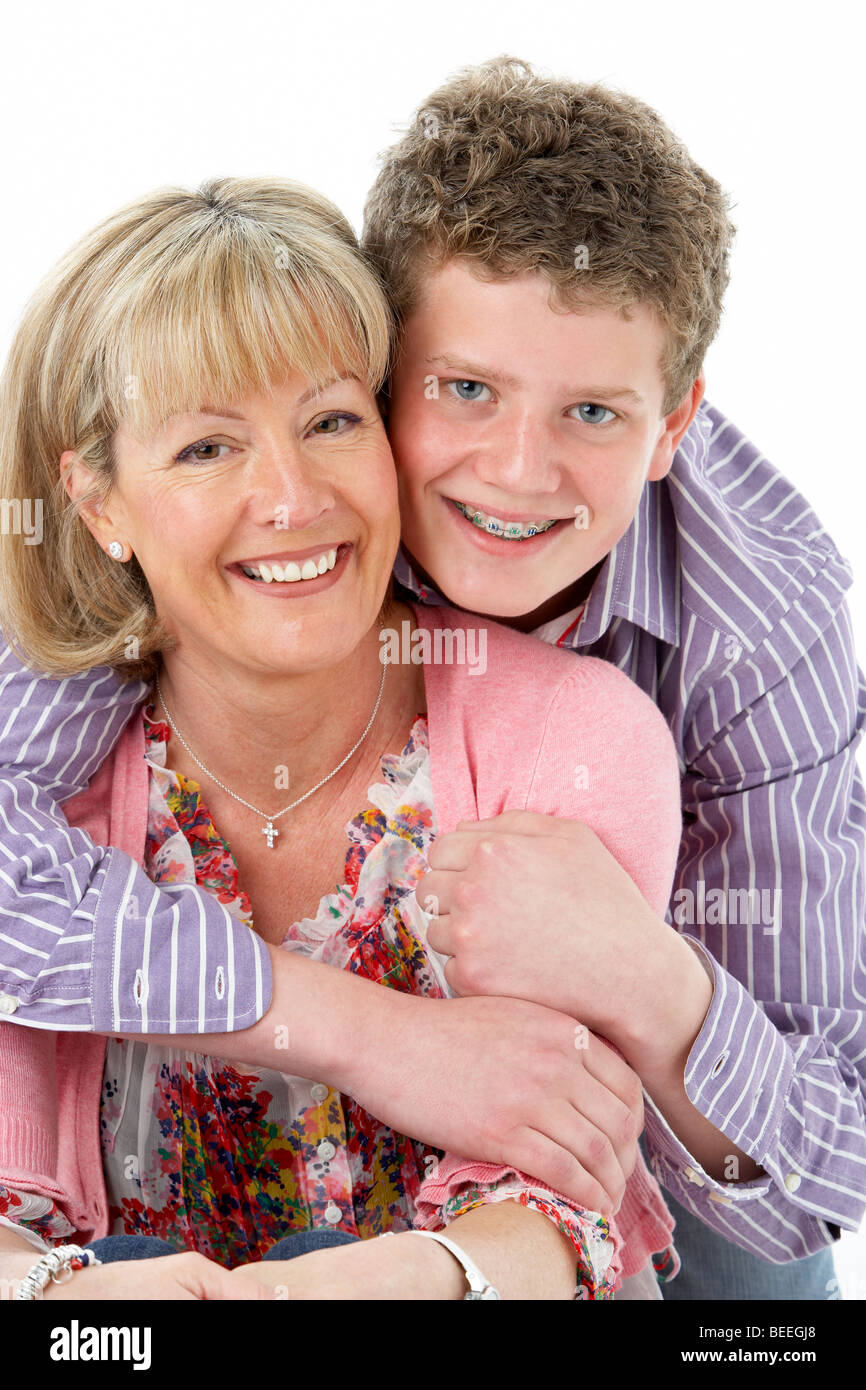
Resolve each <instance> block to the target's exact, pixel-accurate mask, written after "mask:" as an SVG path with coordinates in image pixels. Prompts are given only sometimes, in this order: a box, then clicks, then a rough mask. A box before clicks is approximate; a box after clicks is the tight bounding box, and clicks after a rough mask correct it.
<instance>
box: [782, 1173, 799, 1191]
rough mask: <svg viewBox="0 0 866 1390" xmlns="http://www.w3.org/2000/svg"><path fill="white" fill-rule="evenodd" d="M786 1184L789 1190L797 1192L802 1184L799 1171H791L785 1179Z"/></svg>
mask: <svg viewBox="0 0 866 1390" xmlns="http://www.w3.org/2000/svg"><path fill="white" fill-rule="evenodd" d="M785 1186H786V1187H787V1189H788V1191H789V1192H796V1191H797V1188H798V1187H799V1186H800V1175H799V1173H789V1174H788V1176H787V1177H786V1179H785Z"/></svg>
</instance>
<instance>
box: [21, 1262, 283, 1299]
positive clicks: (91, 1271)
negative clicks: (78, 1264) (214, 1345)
mask: <svg viewBox="0 0 866 1390" xmlns="http://www.w3.org/2000/svg"><path fill="white" fill-rule="evenodd" d="M38 1259H39V1254H38V1252H37V1251H36V1250H31V1251H30V1253H29V1254H27V1255H21V1254H18V1253H16V1254H14V1255H10V1254H3V1255H2V1256H0V1283H2V1285H3V1287H5V1288H12V1287H13V1286H14V1284H15V1283H16V1282H17V1280H19V1279H23V1277H24V1275H25V1274H26V1273H27V1271H28V1269H32V1267H33V1265H34V1264H35V1263H36V1261H37V1260H38ZM13 1296H14V1294H13ZM40 1297H41V1298H43V1299H50V1300H51V1301H52V1302H55V1301H57V1302H59V1301H61V1300H63V1301H69V1300H81V1299H97V1300H100V1301H101V1300H105V1301H112V1300H118V1299H120V1300H122V1299H129V1300H132V1301H135V1302H139V1301H142V1300H144V1301H153V1300H159V1299H162V1300H171V1301H175V1300H179V1299H190V1298H192V1299H224V1298H243V1299H272V1298H273V1293H272V1292H271V1291H270V1290H269V1289H268V1288H267V1287H266V1286H265V1285H263V1284H262V1283H261V1281H258V1282H256V1281H252V1280H248V1281H246V1282H241V1281H239V1280H236V1279H233V1278H232V1275H231V1273H230V1272H229V1270H227V1269H223V1267H222V1265H218V1264H215V1263H214V1261H213V1260H209V1259H207V1258H206V1256H204V1255H198V1254H196V1253H195V1251H192V1250H188V1251H183V1252H182V1253H181V1254H178V1255H161V1256H159V1257H158V1258H157V1259H150V1260H118V1261H116V1262H113V1263H112V1264H104V1265H88V1266H87V1268H85V1269H79V1270H76V1271H75V1272H74V1273H73V1275H72V1278H71V1279H69V1280H67V1282H66V1283H62V1284H55V1283H53V1282H49V1283H48V1284H47V1285H46V1287H45V1289H44V1290H43V1292H42V1294H41V1295H39V1294H37V1298H40Z"/></svg>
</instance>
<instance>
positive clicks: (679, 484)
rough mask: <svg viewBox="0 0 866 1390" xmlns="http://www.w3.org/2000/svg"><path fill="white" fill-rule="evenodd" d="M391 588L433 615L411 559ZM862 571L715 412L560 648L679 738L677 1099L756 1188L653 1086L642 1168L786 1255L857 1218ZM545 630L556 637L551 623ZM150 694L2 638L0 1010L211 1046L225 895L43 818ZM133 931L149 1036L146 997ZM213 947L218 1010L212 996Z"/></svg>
mask: <svg viewBox="0 0 866 1390" xmlns="http://www.w3.org/2000/svg"><path fill="white" fill-rule="evenodd" d="M396 573H397V577H398V578H399V579H400V581H401V582H402V583H403V584H404V585H405V586H406V587H408V588H409V589H410V590H411V591H412V592H413V593H415V594H416V595H418V596H419V597H420V598H422V599H423V600H425V601H428V602H433V603H435V602H437V601H441V600H440V599H439V596H438V595H437V594H435V593H432V592H430V591H428V590H426V589H424V588H423V586H421V585H420V584H418V583H417V582H416V580H415V576H414V575H413V574H412V571H411V569H410V567H409V565H408V563H407V562H406V559H405V557H403V556H401V557H400V558H399V559H398V563H397V567H396ZM850 583H851V571H850V567H849V565H848V564H847V563H846V561H844V560H843V559H842V557H841V556H840V555H839V553H838V551H837V549H836V547H835V546H834V544H833V542H832V540H831V539H830V537H829V536H828V535H827V534H826V532H825V531H824V530H823V528H822V527H821V525H820V522H819V520H818V518H817V517H816V516H815V514H814V512H813V511H812V510H811V509H810V507H809V506H808V504H807V503H806V501H805V500H804V498H803V497H802V495H801V494H799V493H798V492H797V491H796V490H795V489H794V488H793V487H792V485H791V484H790V483H789V482H787V481H786V479H785V478H783V477H782V476H781V475H780V474H779V473H778V472H777V471H776V470H775V469H774V468H773V467H772V466H771V465H770V464H769V463H768V462H767V461H766V460H765V459H764V458H763V457H762V456H761V455H760V454H759V452H758V451H757V450H756V449H755V448H754V446H753V445H752V444H750V443H749V442H748V440H746V439H745V438H744V437H743V436H742V435H741V434H740V433H739V432H738V431H737V430H736V429H735V428H734V426H733V425H731V424H730V423H729V422H728V421H727V420H726V419H725V418H724V417H723V416H722V415H721V414H719V412H718V411H716V410H715V409H714V408H713V407H711V406H709V405H708V404H706V403H704V404H703V405H702V406H701V408H700V410H699V412H698V414H697V416H696V418H695V421H694V422H693V424H692V426H691V428H690V429H689V431H688V433H687V435H686V436H685V438H684V440H683V442H682V444H681V446H680V448H679V449H678V451H677V453H676V455H675V459H674V464H673V467H672V469H671V471H670V473H669V475H668V476H667V478H665V479H663V480H662V481H661V482H658V483H650V484H647V486H646V487H645V488H644V492H643V494H642V497H641V502H640V505H639V508H638V512H637V515H636V517H635V519H634V521H633V523H632V525H631V527H630V528H629V530H628V531H627V533H626V534H625V536H624V537H623V538H622V540H621V541H620V542H619V543H618V544H617V545H616V546H615V547H614V549H613V550H612V551H611V553H610V555H609V556H608V557H607V559H606V560H605V562H604V564H603V566H602V568H601V570H600V572H599V574H598V576H597V578H596V580H595V582H594V584H593V587H592V591H591V593H590V595H589V598H588V600H587V602H586V605H585V608H584V611H583V613H582V616H581V617H580V621H579V622H578V623H577V624H576V625H574V624H573V623H570V622H569V619H567V618H563V620H562V623H561V624H560V627H561V630H562V632H563V633H564V634H565V641H566V643H567V645H570V646H572V647H574V649H575V650H577V651H581V652H585V653H588V654H591V655H593V656H599V657H602V658H604V659H605V660H608V661H611V662H613V663H614V664H615V665H617V666H619V667H620V668H621V669H622V670H623V671H625V672H626V674H627V675H629V676H630V677H631V679H632V680H634V681H635V682H636V683H637V684H638V685H639V686H640V687H641V688H642V689H643V690H645V691H646V692H647V693H648V694H649V695H650V696H651V697H652V698H653V699H654V700H655V702H656V703H657V704H658V706H659V707H660V709H661V710H662V712H663V713H664V715H665V717H666V718H667V720H668V723H669V726H670V728H671V732H672V734H673V737H674V740H675V742H676V746H677V749H678V752H679V756H680V765H681V770H682V806H683V819H684V832H683V841H682V846H681V852H680V859H679V864H678V869H677V877H676V883H675V891H674V893H673V896H672V899H671V905H670V909H669V912H668V918H669V920H670V921H671V923H672V925H673V926H674V927H675V928H676V929H677V930H679V931H682V932H684V933H685V934H686V935H688V936H689V938H690V939H691V940H692V942H693V943H694V944H695V949H696V950H698V952H699V954H701V956H702V959H703V960H704V961H705V965H706V968H707V970H708V972H709V973H711V975H712V977H713V980H714V986H715V988H714V995H713V1001H712V1004H711V1006H710V1009H709V1012H708V1014H707V1017H706V1020H705V1022H704V1025H703V1027H702V1029H701V1031H700V1033H699V1035H698V1037H697V1039H696V1040H695V1043H694V1045H693V1047H692V1049H691V1052H690V1054H689V1058H688V1062H687V1066H686V1073H685V1083H686V1091H687V1093H688V1096H689V1099H690V1100H691V1101H692V1103H693V1104H694V1105H695V1106H696V1108H697V1109H698V1110H699V1111H700V1112H701V1113H702V1114H703V1115H705V1116H706V1118H707V1119H708V1120H710V1122H711V1123H712V1124H713V1125H715V1126H716V1128H718V1129H719V1130H721V1131H722V1132H723V1133H725V1134H726V1135H728V1136H729V1137H730V1138H731V1140H732V1141H733V1142H734V1143H735V1144H736V1145H737V1146H738V1147H739V1148H741V1149H742V1150H743V1151H744V1152H747V1153H749V1154H750V1155H751V1156H752V1158H754V1159H755V1161H756V1162H757V1163H759V1164H760V1165H761V1166H762V1167H763V1168H764V1169H765V1170H766V1175H765V1176H762V1177H760V1178H757V1179H755V1180H754V1181H752V1182H746V1183H736V1182H734V1181H731V1182H720V1181H717V1180H715V1179H713V1178H712V1177H710V1176H709V1175H708V1174H707V1173H706V1172H705V1171H704V1170H703V1169H702V1167H701V1165H700V1163H699V1161H698V1160H697V1159H695V1157H694V1156H693V1155H692V1154H690V1153H689V1152H688V1150H687V1149H686V1148H685V1147H684V1146H683V1145H682V1144H681V1143H680V1141H679V1140H678V1138H677V1137H676V1135H675V1134H674V1132H673V1131H672V1129H671V1127H670V1125H669V1124H668V1123H667V1121H666V1120H665V1119H664V1117H663V1116H662V1115H661V1114H660V1112H659V1111H658V1110H657V1108H656V1107H655V1106H654V1105H653V1103H652V1101H651V1099H650V1098H649V1097H647V1098H646V1118H647V1126H646V1136H645V1138H646V1144H647V1151H648V1153H649V1157H650V1162H651V1164H652V1166H653V1168H654V1170H655V1172H656V1175H657V1177H658V1178H659V1180H660V1182H662V1184H663V1185H664V1186H665V1187H667V1188H668V1190H669V1191H671V1192H672V1193H674V1195H675V1196H676V1197H677V1198H678V1199H679V1200H680V1201H681V1202H682V1203H683V1205H685V1206H686V1207H687V1208H689V1209H690V1210H691V1211H693V1212H694V1213H695V1214H696V1215H698V1216H699V1217H700V1218H701V1220H703V1221H704V1222H705V1223H706V1224H707V1225H708V1226H711V1227H712V1228H713V1229H714V1230H716V1231H718V1232H719V1233H720V1234H721V1235H723V1236H725V1237H727V1238H728V1239H729V1240H731V1241H733V1242H734V1243H735V1244H737V1245H740V1246H742V1247H743V1248H745V1249H747V1250H751V1251H753V1252H754V1253H756V1254H759V1255H762V1256H763V1257H764V1258H765V1259H769V1260H771V1261H774V1262H780V1263H781V1262H785V1261H787V1260H790V1259H794V1258H799V1257H800V1256H803V1255H806V1254H810V1253H812V1252H813V1251H816V1250H819V1249H821V1248H823V1247H824V1246H825V1245H827V1244H829V1243H830V1242H831V1241H832V1240H833V1239H834V1238H835V1237H836V1236H837V1235H838V1228H839V1227H845V1228H846V1229H849V1230H856V1229H857V1228H858V1226H859V1224H860V1221H861V1219H862V1217H863V1215H864V1210H866V1117H864V1074H866V1063H864V1058H866V1020H864V1007H863V1006H864V1000H866V970H864V961H866V950H864V940H863V935H864V922H866V912H864V830H866V818H864V812H866V799H864V794H863V784H862V781H861V778H860V775H859V772H858V769H857V765H856V761H855V750H856V748H857V745H858V744H859V741H860V737H861V733H862V729H863V723H864V708H866V685H864V680H863V677H862V675H861V673H860V672H859V670H858V668H857V664H856V659H855V656H854V648H853V639H852V633H851V624H850V618H849V614H848V609H847V606H846V603H845V599H844V595H845V591H846V590H847V589H848V587H849V586H850ZM569 626H571V628H572V630H571V631H568V629H569ZM557 635H558V634H557V631H556V625H548V626H547V627H546V628H545V630H544V633H543V636H544V638H545V639H546V640H556V638H557ZM146 693H147V692H146V689H145V687H144V686H143V685H141V684H126V685H124V684H123V683H121V682H120V681H119V680H118V679H117V677H116V676H115V675H114V674H113V673H112V672H111V671H109V670H107V669H101V670H94V671H91V672H88V673H87V674H86V675H84V676H79V677H74V678H70V679H68V680H64V681H54V680H49V679H48V678H44V677H41V678H40V677H38V676H37V675H36V674H35V673H33V672H32V671H28V670H27V669H26V668H24V667H22V666H21V665H20V664H19V663H18V661H17V659H16V658H15V657H14V655H13V654H12V653H11V652H9V650H8V649H7V648H5V647H2V648H0V768H2V769H5V771H3V772H2V775H0V1015H2V1014H6V1015H7V1016H8V1018H9V1020H10V1021H13V1022H16V1023H23V1024H29V1025H31V1026H34V1027H41V1028H48V1029H66V1030H68V1029H80V1030H91V1029H96V1030H99V1031H101V1032H115V1031H116V1032H120V1031H125V1032H148V1031H149V1032H151V1033H167V1032H173V1031H177V1032H196V1031H199V1032H202V1031H221V1030H231V1029H236V1028H243V1027H247V1026H249V1025H250V1024H251V1023H252V1022H254V1021H255V1020H256V1019H258V1018H260V1017H261V1016H262V1014H263V1013H264V1011H265V1010H266V1008H267V1006H268V1004H269V1002H270V997H271V975H270V960H269V957H268V955H267V952H266V949H265V947H264V944H263V943H262V942H261V941H260V939H259V938H258V937H257V936H255V934H253V933H250V932H248V931H247V930H246V929H241V928H240V927H239V924H237V923H236V922H234V921H233V919H232V918H231V917H230V916H229V914H228V913H227V911H226V910H225V909H224V908H223V907H222V905H221V904H220V903H219V901H218V900H217V899H216V898H215V897H213V896H212V895H210V894H206V893H201V892H197V891H196V890H194V889H190V888H188V887H187V888H186V889H184V888H182V887H181V886H179V885H178V886H177V887H175V888H172V887H171V886H170V885H161V886H160V887H159V888H157V887H156V885H154V884H153V883H151V881H150V879H149V878H148V877H147V876H146V874H144V872H143V871H142V870H140V869H139V868H138V867H137V866H136V865H135V864H134V863H133V862H132V860H130V859H129V858H128V857H127V856H125V855H123V854H121V853H120V852H119V851H117V850H114V849H109V848H104V847H100V846H95V845H93V843H92V842H91V841H90V839H89V837H88V836H87V835H85V834H84V833H83V832H80V831H76V830H70V828H69V826H68V825H67V823H66V821H65V819H64V817H63V815H62V812H61V811H60V810H59V809H58V806H57V802H58V801H63V800H65V799H66V798H67V797H70V796H72V795H73V794H74V793H75V792H77V791H80V790H81V789H82V788H83V787H84V786H85V785H86V783H87V781H88V780H89V778H90V777H91V776H92V774H93V772H94V771H95V769H96V768H97V767H98V766H99V764H100V762H101V761H102V760H103V759H104V758H105V756H106V755H107V753H108V752H109V751H110V749H111V748H112V747H113V746H114V744H115V742H116V741H117V738H118V737H119V735H120V732H121V730H122V728H123V727H124V725H125V723H126V722H127V720H128V719H129V718H130V716H131V715H132V713H133V711H134V710H135V709H136V708H137V707H138V706H139V705H140V703H141V701H142V699H143V698H144V697H145V695H146ZM126 924H129V925H130V927H131V928H138V929H135V930H133V929H130V930H124V927H125V925H126ZM178 924H179V925H180V927H181V928H182V929H183V930H184V950H183V952H182V953H180V954H179V955H177V956H172V954H171V952H170V950H169V949H168V947H167V946H165V947H164V946H162V945H161V944H160V943H163V942H166V943H169V942H170V941H171V940H172V938H173V935H174V933H173V932H172V930H171V928H172V927H174V928H175V929H176V928H177V926H178ZM163 926H164V927H165V928H166V929H165V930H164V931H163V930H160V928H161V927H163ZM140 928H145V930H141V929H140ZM145 938H146V939H147V940H148V942H149V946H148V949H149V951H150V957H149V963H148V979H149V994H148V1014H147V1019H146V1020H143V1019H142V1016H141V1013H140V1010H139V1007H138V1006H137V1005H136V1003H135V997H134V989H133V986H134V980H135V975H136V971H137V970H139V969H141V968H142V965H143V960H142V949H143V948H142V942H143V940H144V939H145ZM227 949H228V950H229V951H230V952H231V953H232V954H233V957H234V962H235V973H234V980H235V990H234V994H233V997H232V1000H231V1002H230V1001H229V999H228V997H225V998H223V999H218V998H217V997H216V994H215V992H214V991H213V990H212V989H206V987H205V981H211V980H212V979H213V974H214V972H213V969H212V968H211V965H212V963H213V962H216V961H217V960H224V959H225V958H226V951H227ZM145 1023H146V1026H144V1025H145ZM731 1176H732V1177H734V1176H735V1175H733V1174H732V1175H731Z"/></svg>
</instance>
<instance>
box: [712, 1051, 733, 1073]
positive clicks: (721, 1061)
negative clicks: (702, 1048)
mask: <svg viewBox="0 0 866 1390" xmlns="http://www.w3.org/2000/svg"><path fill="white" fill-rule="evenodd" d="M730 1055H731V1054H730V1053H729V1052H723V1053H722V1055H721V1057H717V1058H716V1060H715V1062H714V1063H713V1069H712V1071H711V1072H710V1076H718V1074H719V1072H720V1071H721V1070H722V1067H723V1066H724V1065H725V1063H726V1062H727V1060H728V1058H729V1057H730Z"/></svg>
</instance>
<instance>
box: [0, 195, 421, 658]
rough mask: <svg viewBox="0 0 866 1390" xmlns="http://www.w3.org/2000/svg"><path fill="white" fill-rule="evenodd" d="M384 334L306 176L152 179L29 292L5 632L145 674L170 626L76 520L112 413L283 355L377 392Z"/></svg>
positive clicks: (18, 347) (211, 390) (10, 458)
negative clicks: (70, 480)
mask: <svg viewBox="0 0 866 1390" xmlns="http://www.w3.org/2000/svg"><path fill="white" fill-rule="evenodd" d="M392 338H393V324H392V316H391V312H390V309H389V307H388V302H387V300H386V297H385V294H384V292H383V290H382V288H381V284H380V282H379V280H378V278H377V276H376V273H375V272H374V271H373V270H372V269H371V267H370V265H369V264H368V262H367V261H366V260H365V258H364V257H363V256H362V254H361V253H360V251H359V249H358V245H357V241H356V238H355V235H354V233H353V231H352V228H351V227H350V225H349V223H348V222H347V221H346V219H345V218H344V217H343V215H342V214H341V213H340V211H339V210H338V209H337V208H336V207H334V205H333V204H332V203H330V202H329V201H328V200H327V199H326V198H323V197H322V196H321V195H320V194H318V193H315V192H314V191H313V190H311V189H309V188H306V187H304V186H303V185H301V184H297V183H293V182H291V181H289V180H284V179H228V178H225V179H213V180H210V181H209V182H207V183H205V184H203V185H202V187H201V188H199V189H198V190H197V191H195V192H191V191H189V190H186V189H182V188H165V189H158V190H157V191H156V192H154V193H151V194H150V195H149V196H147V197H145V198H142V199H139V200H138V201H137V202H135V203H131V204H130V205H129V206H128V207H125V208H123V209H122V210H121V211H120V212H117V213H115V214H114V216H112V217H109V218H108V219H107V220H106V221H104V222H102V223H101V224H100V225H99V226H98V227H96V228H95V230H94V231H92V232H91V233H90V234H89V235H88V236H85V237H84V238H83V240H81V241H80V242H78V244H77V245H76V246H74V247H73V248H72V250H71V251H70V252H69V253H68V254H67V255H66V256H65V257H64V258H63V260H61V262H60V263H59V264H58V265H57V266H56V268H55V269H54V270H53V272H52V273H51V274H50V275H49V276H48V277H47V279H46V280H45V281H44V282H43V284H42V285H41V287H40V288H39V289H38V290H37V292H36V294H35V295H34V297H33V299H32V300H31V301H30V303H29V304H28V305H27V307H26V309H25V311H24V315H23V319H22V321H21V324H20V326H19V329H18V331H17V334H16V336H15V339H14V342H13V344H12V348H11V351H10V354H9V358H8V360H7V363H6V367H5V370H4V372H3V376H2V380H0V496H2V497H3V498H4V499H20V502H19V506H26V505H27V504H28V503H29V505H30V506H32V505H33V504H34V502H35V503H36V505H37V507H38V506H39V505H42V538H41V542H40V543H38V544H29V543H25V541H24V539H23V538H22V537H20V536H19V537H12V536H9V535H6V536H3V537H0V625H2V628H3V633H4V636H5V637H6V639H7V641H9V643H10V644H11V645H13V646H14V647H15V649H16V651H18V653H19V655H20V656H21V657H22V658H23V659H24V660H25V661H26V662H27V663H29V664H31V665H33V666H35V667H37V668H39V669H41V670H43V671H46V672H48V673H49V674H52V675H57V676H63V675H72V674H77V673H79V672H81V671H85V670H87V669H88V668H90V667H91V666H98V665H108V666H112V667H114V668H115V670H116V671H118V673H119V674H120V675H121V676H123V677H124V678H125V679H136V678H142V679H147V678H148V677H150V676H151V675H152V674H153V672H154V671H155V669H156V667H157V665H158V652H159V651H160V649H161V648H163V647H165V646H166V645H169V644H170V638H169V637H168V634H167V633H166V632H165V630H164V629H163V625H162V623H161V622H160V620H159V619H158V618H157V615H156V612H155V609H154V604H153V599H152V596H151V593H150V589H149V586H148V584H147V580H146V579H145V576H144V573H143V571H142V570H141V568H140V566H139V565H138V562H137V561H136V559H135V558H134V557H133V559H132V561H131V562H129V563H128V564H119V563H118V562H117V561H115V560H112V559H109V558H108V556H106V554H105V553H104V551H103V550H102V548H101V546H99V545H98V544H97V543H96V541H95V540H94V538H93V537H92V536H91V534H90V532H89V530H88V529H87V527H86V525H85V524H84V522H83V520H82V519H81V517H80V516H79V512H80V511H81V508H82V506H83V505H84V504H85V503H86V502H88V501H90V502H93V501H95V502H96V503H97V504H99V503H102V502H104V500H105V499H106V498H107V496H108V494H109V492H110V490H111V486H112V481H113V477H114V460H113V457H112V447H111V446H112V436H113V435H114V432H115V430H116V429H117V427H118V425H119V424H120V423H121V421H123V422H124V423H125V424H126V425H128V426H129V428H130V429H131V430H133V431H134V432H135V433H138V434H144V433H146V432H148V431H149V430H151V429H153V428H156V427H158V425H159V423H160V422H161V421H163V420H164V419H166V418H167V417H168V416H170V415H174V414H177V413H182V412H186V411H194V410H197V409H199V408H201V406H202V405H204V404H210V405H211V406H217V405H220V404H222V405H227V404H228V403H229V402H230V401H231V400H232V399H235V400H236V399H237V398H238V397H239V396H243V395H245V394H247V393H248V392H249V391H250V390H257V389H258V390H262V391H266V390H267V389H268V388H269V387H270V386H271V385H272V384H273V383H274V382H276V381H277V380H279V379H280V378H284V377H285V376H286V375H287V374H288V372H289V371H290V370H292V369H297V370H299V371H301V372H303V373H304V374H305V375H306V376H308V377H310V378H311V379H312V380H313V381H315V382H324V381H325V380H327V379H329V378H330V377H332V376H333V375H335V374H337V373H338V372H342V371H345V372H348V373H349V374H351V375H354V376H357V377H358V379H359V380H361V381H363V382H364V383H365V384H366V385H367V386H368V387H369V389H370V391H371V392H372V393H373V394H374V395H375V394H376V393H377V392H378V391H379V389H380V387H381V385H382V383H383V381H384V380H385V379H386V378H387V374H388V370H389V366H390V352H391V345H392ZM67 449H72V450H75V451H77V453H78V454H79V455H80V456H81V458H82V459H83V461H84V462H85V463H86V464H87V465H88V466H89V467H90V469H91V470H92V471H93V473H94V483H93V486H92V487H91V488H90V489H88V492H87V495H86V496H85V497H82V498H80V499H78V501H77V502H73V501H72V500H71V499H70V498H69V495H68V494H67V492H66V489H65V487H64V485H63V482H62V480H61V478H60V472H59V460H60V456H61V454H62V453H63V452H64V451H65V450H67ZM9 505H10V504H9V503H8V502H7V503H6V509H5V514H6V515H8V514H9Z"/></svg>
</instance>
